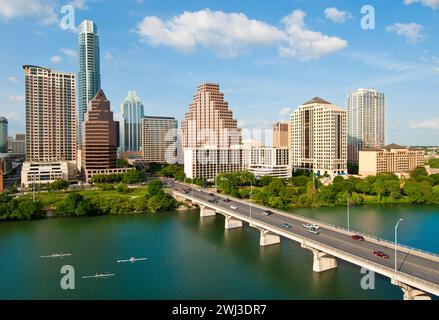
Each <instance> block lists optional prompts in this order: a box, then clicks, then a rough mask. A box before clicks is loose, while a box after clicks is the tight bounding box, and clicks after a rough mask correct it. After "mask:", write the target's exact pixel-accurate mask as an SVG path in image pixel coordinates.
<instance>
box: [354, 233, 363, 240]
mask: <svg viewBox="0 0 439 320" xmlns="http://www.w3.org/2000/svg"><path fill="white" fill-rule="evenodd" d="M352 239H354V240H357V241H365V240H364V237H363V236H360V235H358V234H356V235H353V236H352Z"/></svg>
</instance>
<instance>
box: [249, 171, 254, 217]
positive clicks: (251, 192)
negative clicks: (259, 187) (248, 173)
mask: <svg viewBox="0 0 439 320" xmlns="http://www.w3.org/2000/svg"><path fill="white" fill-rule="evenodd" d="M252 195H253V181H252V180H251V179H250V201H249V203H250V225H252V224H253V220H252Z"/></svg>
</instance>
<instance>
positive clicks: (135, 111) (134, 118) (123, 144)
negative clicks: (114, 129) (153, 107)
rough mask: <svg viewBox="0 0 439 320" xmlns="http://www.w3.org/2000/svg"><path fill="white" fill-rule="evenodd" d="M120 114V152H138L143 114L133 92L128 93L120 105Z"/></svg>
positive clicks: (142, 109)
mask: <svg viewBox="0 0 439 320" xmlns="http://www.w3.org/2000/svg"><path fill="white" fill-rule="evenodd" d="M120 112H121V122H120V148H121V151H122V152H125V151H140V125H141V121H142V118H143V117H144V116H145V114H144V107H143V104H142V101H140V98H139V97H138V96H137V94H136V92H135V91H129V92H128V97H127V98H126V99H125V101H124V102H123V103H122V105H121V107H120Z"/></svg>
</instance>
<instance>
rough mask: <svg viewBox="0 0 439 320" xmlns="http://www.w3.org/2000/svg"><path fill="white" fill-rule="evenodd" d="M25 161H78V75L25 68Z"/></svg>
mask: <svg viewBox="0 0 439 320" xmlns="http://www.w3.org/2000/svg"><path fill="white" fill-rule="evenodd" d="M23 69H24V74H25V92H26V161H30V162H52V161H73V160H75V159H76V113H75V99H76V98H75V75H74V74H72V73H64V72H56V71H53V70H51V69H48V68H42V67H37V66H30V65H26V66H23Z"/></svg>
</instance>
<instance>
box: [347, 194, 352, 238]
mask: <svg viewBox="0 0 439 320" xmlns="http://www.w3.org/2000/svg"><path fill="white" fill-rule="evenodd" d="M347 202H348V231H351V222H350V205H351V204H350V202H349V198H348V199H347Z"/></svg>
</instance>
